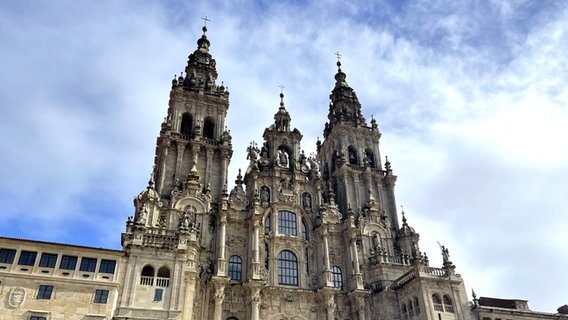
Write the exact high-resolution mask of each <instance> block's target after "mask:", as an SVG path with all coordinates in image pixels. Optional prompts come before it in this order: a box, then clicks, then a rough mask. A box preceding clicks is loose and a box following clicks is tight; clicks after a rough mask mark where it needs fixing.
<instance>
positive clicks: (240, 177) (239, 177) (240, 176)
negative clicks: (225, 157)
mask: <svg viewBox="0 0 568 320" xmlns="http://www.w3.org/2000/svg"><path fill="white" fill-rule="evenodd" d="M242 178H243V175H242V174H241V168H239V174H238V175H237V179H239V180H241V179H242Z"/></svg>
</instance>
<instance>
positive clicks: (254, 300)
mask: <svg viewBox="0 0 568 320" xmlns="http://www.w3.org/2000/svg"><path fill="white" fill-rule="evenodd" d="M250 303H251V316H250V318H251V320H260V288H258V287H253V288H251V294H250Z"/></svg>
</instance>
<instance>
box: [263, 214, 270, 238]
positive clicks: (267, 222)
mask: <svg viewBox="0 0 568 320" xmlns="http://www.w3.org/2000/svg"><path fill="white" fill-rule="evenodd" d="M269 233H270V215H268V216H267V217H266V219H265V220H264V234H265V235H268V234H269Z"/></svg>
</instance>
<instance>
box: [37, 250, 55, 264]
mask: <svg viewBox="0 0 568 320" xmlns="http://www.w3.org/2000/svg"><path fill="white" fill-rule="evenodd" d="M55 262H57V255H56V254H53V253H42V254H41V258H40V259H39V266H40V267H42V268H55Z"/></svg>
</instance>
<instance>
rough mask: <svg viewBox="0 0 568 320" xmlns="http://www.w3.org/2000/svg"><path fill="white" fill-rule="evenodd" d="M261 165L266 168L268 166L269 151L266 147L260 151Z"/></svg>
mask: <svg viewBox="0 0 568 320" xmlns="http://www.w3.org/2000/svg"><path fill="white" fill-rule="evenodd" d="M259 163H260V164H261V165H262V166H266V165H268V149H266V147H264V146H263V147H262V150H261V151H260V160H259Z"/></svg>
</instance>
